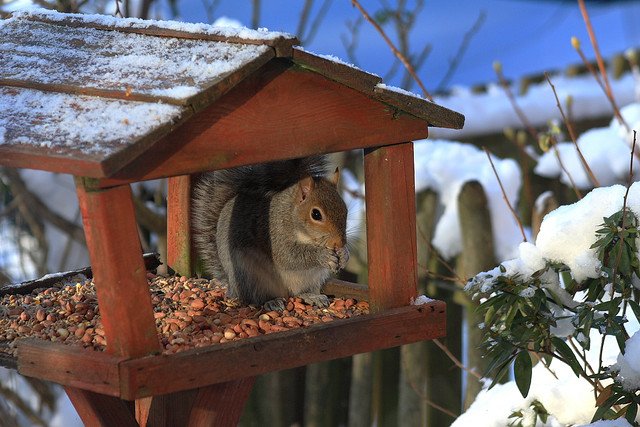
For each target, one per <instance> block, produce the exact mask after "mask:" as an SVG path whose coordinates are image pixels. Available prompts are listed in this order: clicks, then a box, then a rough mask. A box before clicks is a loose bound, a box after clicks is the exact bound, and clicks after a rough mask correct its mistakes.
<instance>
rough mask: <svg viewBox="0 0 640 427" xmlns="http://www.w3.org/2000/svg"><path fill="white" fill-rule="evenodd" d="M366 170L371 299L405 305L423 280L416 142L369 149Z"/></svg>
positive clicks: (379, 305) (380, 304) (375, 303)
mask: <svg viewBox="0 0 640 427" xmlns="http://www.w3.org/2000/svg"><path fill="white" fill-rule="evenodd" d="M364 169H365V202H366V220H367V260H368V266H369V295H370V300H369V303H370V304H371V306H372V308H373V309H374V310H381V309H386V308H390V307H402V306H405V305H407V304H409V302H410V299H411V298H414V297H415V296H416V292H417V280H418V279H417V262H418V258H417V249H416V201H415V176H414V165H413V144H412V143H406V144H401V145H395V146H392V147H380V148H375V149H372V150H365V157H364Z"/></svg>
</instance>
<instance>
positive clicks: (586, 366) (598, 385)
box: [567, 337, 603, 391]
mask: <svg viewBox="0 0 640 427" xmlns="http://www.w3.org/2000/svg"><path fill="white" fill-rule="evenodd" d="M567 342H568V343H569V345H570V346H571V348H572V349H573V352H574V353H576V354H578V355H579V356H580V358H581V359H582V361H583V362H584V371H585V372H587V369H589V371H591V374H592V375H593V374H595V373H596V372H595V371H594V370H593V366H591V364H590V363H589V361H588V360H587V357H586V356H585V354H583V353H580V349H579V348H578V346H577V345H576V344H575V343H574V339H573V337H569V339H567ZM602 389H603V387H602V384H601V383H600V381H598V380H596V390H598V391H602Z"/></svg>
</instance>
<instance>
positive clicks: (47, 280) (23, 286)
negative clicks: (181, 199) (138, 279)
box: [0, 252, 162, 297]
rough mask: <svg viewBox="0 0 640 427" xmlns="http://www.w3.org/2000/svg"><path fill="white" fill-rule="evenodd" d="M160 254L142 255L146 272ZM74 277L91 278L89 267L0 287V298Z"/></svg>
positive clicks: (58, 283) (91, 272) (154, 263)
mask: <svg viewBox="0 0 640 427" xmlns="http://www.w3.org/2000/svg"><path fill="white" fill-rule="evenodd" d="M159 257H160V254H158V253H156V252H154V253H146V254H144V255H143V257H142V258H143V259H144V267H145V269H146V270H148V271H149V270H155V269H156V268H158V266H159V265H160V264H162V263H161V262H160V258H159ZM76 276H84V277H86V278H89V279H90V278H92V277H93V271H92V270H91V267H85V268H80V269H78V270H73V271H66V272H64V273H56V274H47V275H46V276H43V277H41V278H39V279H35V280H29V281H27V282H22V283H18V284H15V285H6V286H3V287H0V297H1V296H4V295H24V294H28V293H31V292H33V291H34V290H36V289H38V288H50V287H52V286H60V285H61V284H63V283H65V282H67V281H68V280H70V279H72V278H73V277H76Z"/></svg>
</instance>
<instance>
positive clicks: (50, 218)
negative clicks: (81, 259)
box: [0, 168, 85, 245]
mask: <svg viewBox="0 0 640 427" xmlns="http://www.w3.org/2000/svg"><path fill="white" fill-rule="evenodd" d="M0 172H1V173H2V174H3V175H4V176H5V177H6V178H7V179H8V181H9V186H10V187H11V192H12V193H13V195H14V197H17V198H20V199H21V200H22V202H23V203H24V204H25V205H26V206H28V211H30V212H33V215H35V216H36V217H37V218H41V219H42V220H44V221H47V222H50V223H51V224H52V225H54V226H55V227H57V228H59V229H60V230H62V231H63V232H65V233H66V234H68V235H69V236H71V238H72V239H74V240H75V241H77V242H78V243H81V244H83V245H84V244H85V239H84V230H83V229H82V227H80V226H79V225H77V224H75V223H72V222H71V221H68V220H66V219H65V218H63V217H62V216H60V215H59V214H57V213H56V212H54V211H52V210H51V209H49V207H48V206H47V205H45V204H44V203H43V202H42V201H41V200H40V199H39V198H38V197H37V196H36V195H35V194H33V193H32V192H31V191H30V190H29V189H28V187H27V185H26V184H25V182H24V180H23V179H22V177H21V176H20V174H19V173H18V172H17V171H16V170H13V169H10V168H3V169H0Z"/></svg>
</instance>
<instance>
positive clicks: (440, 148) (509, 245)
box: [414, 140, 522, 260]
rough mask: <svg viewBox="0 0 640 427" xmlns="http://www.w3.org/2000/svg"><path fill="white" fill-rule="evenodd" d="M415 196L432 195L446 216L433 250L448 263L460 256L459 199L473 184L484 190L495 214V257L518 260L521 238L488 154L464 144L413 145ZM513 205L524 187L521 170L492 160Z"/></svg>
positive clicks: (506, 161)
mask: <svg viewBox="0 0 640 427" xmlns="http://www.w3.org/2000/svg"><path fill="white" fill-rule="evenodd" d="M414 155H415V175H416V191H417V192H418V191H422V190H425V189H431V190H433V191H435V192H436V193H438V194H439V196H440V203H441V204H442V205H443V206H444V213H443V214H442V216H441V217H440V219H439V220H438V223H437V225H436V229H435V233H434V238H433V242H432V243H433V245H434V247H435V248H436V249H437V250H438V251H439V252H440V253H441V254H442V256H444V257H446V258H452V257H454V256H456V255H458V254H459V253H460V251H461V250H462V236H461V232H460V223H459V221H458V195H459V193H460V190H461V189H462V186H463V185H464V184H465V183H466V182H469V181H478V182H480V184H482V187H483V188H484V191H485V194H486V196H487V200H488V203H489V210H490V212H491V225H492V229H493V241H494V247H495V251H496V255H497V257H498V259H499V260H506V259H509V258H513V257H514V256H516V255H517V250H518V244H519V243H520V242H522V236H521V234H520V229H519V227H518V223H517V222H516V220H515V219H514V218H513V216H512V214H511V212H510V211H509V208H508V207H507V205H506V203H505V201H504V199H503V196H502V192H501V190H500V186H499V185H498V181H497V179H496V177H495V174H494V173H493V170H492V168H491V164H490V163H489V160H488V159H487V156H486V154H485V153H484V151H482V150H480V149H478V148H476V147H474V146H472V145H469V144H462V143H460V142H454V141H445V140H428V141H418V142H416V143H415V145H414ZM492 160H493V163H494V165H495V167H496V170H497V171H498V175H499V176H500V179H501V180H502V183H503V185H504V186H505V192H506V194H507V197H508V198H509V201H510V202H511V203H512V204H514V205H515V203H516V202H517V198H518V192H519V190H520V186H521V174H520V168H519V166H518V164H517V163H516V162H515V161H514V160H512V159H499V158H497V157H495V156H492Z"/></svg>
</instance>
